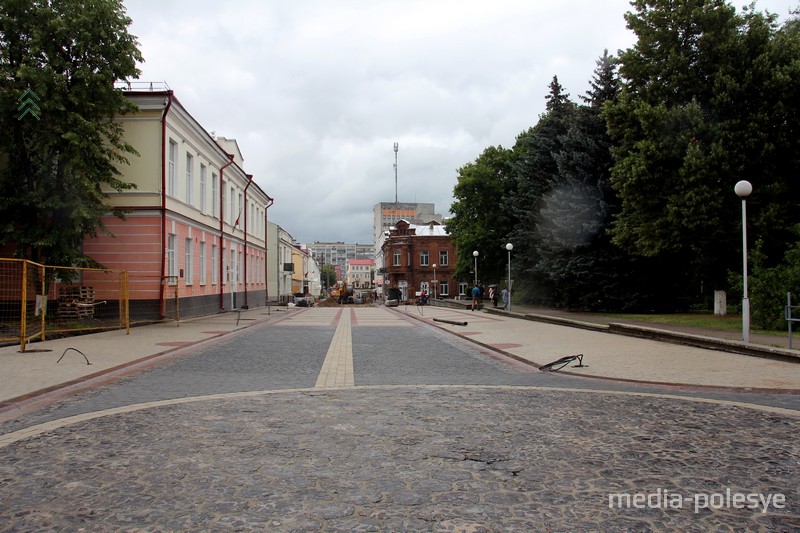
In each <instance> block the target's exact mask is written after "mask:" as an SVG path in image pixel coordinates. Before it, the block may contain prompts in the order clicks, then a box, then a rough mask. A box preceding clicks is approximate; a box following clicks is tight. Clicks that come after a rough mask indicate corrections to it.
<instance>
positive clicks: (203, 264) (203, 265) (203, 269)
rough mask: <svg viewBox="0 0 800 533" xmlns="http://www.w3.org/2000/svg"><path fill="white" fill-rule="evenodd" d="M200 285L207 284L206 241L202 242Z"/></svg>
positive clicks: (200, 251)
mask: <svg viewBox="0 0 800 533" xmlns="http://www.w3.org/2000/svg"><path fill="white" fill-rule="evenodd" d="M199 255H200V285H205V284H206V271H207V266H206V241H200V250H199Z"/></svg>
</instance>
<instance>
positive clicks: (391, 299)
mask: <svg viewBox="0 0 800 533" xmlns="http://www.w3.org/2000/svg"><path fill="white" fill-rule="evenodd" d="M402 297H403V293H402V292H400V289H398V288H395V287H392V288H391V289H389V290H388V291H386V307H397V306H399V305H400V298H402Z"/></svg>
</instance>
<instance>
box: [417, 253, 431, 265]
mask: <svg viewBox="0 0 800 533" xmlns="http://www.w3.org/2000/svg"><path fill="white" fill-rule="evenodd" d="M430 255H431V254H430V253H428V250H421V251H420V252H419V266H428V265H430V263H431V257H430Z"/></svg>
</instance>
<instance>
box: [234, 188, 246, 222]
mask: <svg viewBox="0 0 800 533" xmlns="http://www.w3.org/2000/svg"><path fill="white" fill-rule="evenodd" d="M236 205H237V206H238V209H236V222H238V223H239V224H241V225H242V226H244V224H245V221H246V220H247V213H244V220H240V218H241V216H242V209H244V204H243V203H242V193H239V203H238V204H236Z"/></svg>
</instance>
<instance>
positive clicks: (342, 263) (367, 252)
mask: <svg viewBox="0 0 800 533" xmlns="http://www.w3.org/2000/svg"><path fill="white" fill-rule="evenodd" d="M305 248H306V249H307V250H308V252H309V253H310V254H311V257H313V258H314V260H315V261H316V262H317V264H318V265H320V266H321V265H333V266H334V268H336V272H337V277H338V279H344V277H345V276H346V275H347V262H348V261H351V260H353V259H372V258H373V255H374V254H373V250H372V245H371V244H357V243H356V244H352V243H345V242H319V241H317V242H314V243H313V244H306V245H305Z"/></svg>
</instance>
